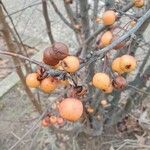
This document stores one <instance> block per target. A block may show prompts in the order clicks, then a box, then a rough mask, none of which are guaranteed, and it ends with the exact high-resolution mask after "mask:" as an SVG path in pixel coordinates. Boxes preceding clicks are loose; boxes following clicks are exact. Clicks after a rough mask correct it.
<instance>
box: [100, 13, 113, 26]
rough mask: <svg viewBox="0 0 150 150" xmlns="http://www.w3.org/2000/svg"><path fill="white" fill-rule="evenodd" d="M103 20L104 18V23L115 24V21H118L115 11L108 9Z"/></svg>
mask: <svg viewBox="0 0 150 150" xmlns="http://www.w3.org/2000/svg"><path fill="white" fill-rule="evenodd" d="M102 20H103V23H104V25H112V24H114V22H115V21H116V14H115V12H114V11H112V10H108V11H106V12H104V14H103V16H102Z"/></svg>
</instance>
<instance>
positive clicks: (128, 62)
mask: <svg viewBox="0 0 150 150" xmlns="http://www.w3.org/2000/svg"><path fill="white" fill-rule="evenodd" d="M136 66H137V63H136V59H135V58H134V57H133V56H131V55H123V56H121V58H120V68H121V70H123V71H124V72H131V71H133V70H135V68H136Z"/></svg>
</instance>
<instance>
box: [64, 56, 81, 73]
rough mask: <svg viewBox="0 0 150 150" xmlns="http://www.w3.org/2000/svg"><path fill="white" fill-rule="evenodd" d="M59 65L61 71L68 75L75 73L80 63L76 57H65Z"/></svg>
mask: <svg viewBox="0 0 150 150" xmlns="http://www.w3.org/2000/svg"><path fill="white" fill-rule="evenodd" d="M61 65H62V67H63V69H64V70H65V71H67V72H69V73H74V72H76V71H77V70H78V69H79V67H80V61H79V59H78V57H75V56H67V57H66V58H65V59H63V60H62V62H61Z"/></svg>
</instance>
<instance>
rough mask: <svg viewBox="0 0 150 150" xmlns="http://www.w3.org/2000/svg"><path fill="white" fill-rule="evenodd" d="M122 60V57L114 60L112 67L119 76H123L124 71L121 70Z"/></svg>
mask: <svg viewBox="0 0 150 150" xmlns="http://www.w3.org/2000/svg"><path fill="white" fill-rule="evenodd" d="M120 60H121V57H118V58H116V59H114V61H113V62H112V65H111V67H112V70H113V71H114V72H117V73H118V74H123V73H124V71H123V70H122V69H121V68H120Z"/></svg>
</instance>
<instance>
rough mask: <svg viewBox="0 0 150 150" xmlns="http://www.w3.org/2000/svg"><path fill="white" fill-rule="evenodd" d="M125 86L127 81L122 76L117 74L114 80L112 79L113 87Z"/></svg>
mask: <svg viewBox="0 0 150 150" xmlns="http://www.w3.org/2000/svg"><path fill="white" fill-rule="evenodd" d="M126 86H127V81H126V79H125V78H124V77H122V76H117V77H116V78H115V79H114V80H113V87H114V88H116V89H123V88H125V87H126Z"/></svg>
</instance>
